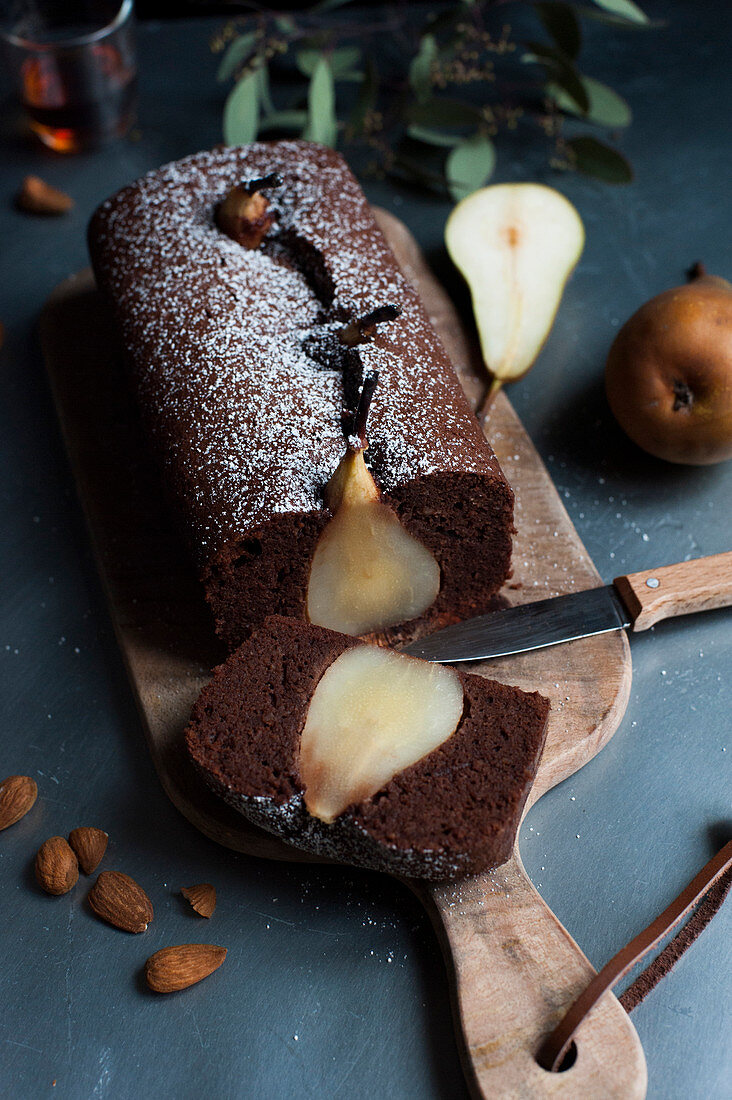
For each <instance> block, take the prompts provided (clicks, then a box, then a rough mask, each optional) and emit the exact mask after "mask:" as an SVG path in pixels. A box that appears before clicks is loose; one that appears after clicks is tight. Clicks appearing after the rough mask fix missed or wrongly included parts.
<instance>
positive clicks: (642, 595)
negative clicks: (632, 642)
mask: <svg viewBox="0 0 732 1100" xmlns="http://www.w3.org/2000/svg"><path fill="white" fill-rule="evenodd" d="M613 584H614V585H615V587H616V588H617V590H618V592H619V593H620V596H621V598H622V600H623V603H624V604H625V606H626V607H627V609H628V612H629V614H630V615H631V617H632V620H633V630H647V629H648V627H649V626H653V624H654V623H657V622H658V621H659V620H660V619H672V618H674V617H675V616H676V615H689V614H690V613H691V612H692V611H710V610H711V609H712V608H714V607H729V606H730V605H731V604H732V551H727V553H725V554H713V555H712V556H711V557H709V558H696V559H695V560H694V561H682V562H679V564H678V565H663V566H661V568H660V569H649V570H647V571H646V572H645V573H629V574H628V576H627V577H616V578H615V580H614V581H613Z"/></svg>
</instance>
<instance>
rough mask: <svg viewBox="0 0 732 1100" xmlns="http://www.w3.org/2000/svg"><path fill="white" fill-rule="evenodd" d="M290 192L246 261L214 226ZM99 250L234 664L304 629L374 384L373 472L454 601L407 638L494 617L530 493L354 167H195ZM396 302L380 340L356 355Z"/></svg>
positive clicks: (316, 153) (166, 184) (280, 148)
mask: <svg viewBox="0 0 732 1100" xmlns="http://www.w3.org/2000/svg"><path fill="white" fill-rule="evenodd" d="M273 172H276V173H278V180H280V181H281V182H278V184H277V186H276V187H274V188H273V189H271V190H270V191H268V193H267V202H268V208H267V211H266V216H267V222H268V225H267V230H266V235H265V236H264V237H263V238H262V239H261V241H260V243H259V244H258V246H256V247H249V246H246V247H245V246H244V245H243V244H240V243H239V242H238V239H234V238H236V237H237V236H238V232H234V231H233V230H231V226H229V230H231V231H232V232H234V237H232V236H231V235H230V234H229V232H228V231H223V230H222V229H221V227H220V225H219V224H218V222H217V217H219V213H217V212H220V211H222V210H223V209H224V206H225V203H226V200H227V197H228V196H230V195H231V194H232V188H237V186H240V185H241V184H242V181H257V180H258V181H259V182H261V181H262V180H266V179H268V178H271V177H272V173H273ZM244 191H245V195H244V197H245V198H246V197H247V194H248V192H247V191H246V188H244ZM247 211H248V207H247V209H246V210H245V211H244V213H243V214H242V212H241V211H240V210H239V209H238V207H237V209H236V210H235V211H234V214H235V215H236V216H237V217H238V216H239V215H240V214H242V216H243V217H245V220H246V218H249V215H250V213H251V212H250V211H249V213H248V212H247ZM255 213H256V212H255ZM250 220H251V219H250ZM254 220H255V221H256V220H257V219H256V218H255V219H254ZM227 224H228V223H227ZM249 244H251V242H249ZM89 245H90V251H91V256H92V262H93V265H94V270H95V274H96V276H97V279H98V281H99V283H100V286H101V287H102V288H103V289H104V290H105V291H106V292H107V294H108V295H109V297H110V300H111V302H112V305H113V308H114V312H115V316H116V319H117V322H118V325H119V329H120V332H121V334H122V338H123V341H124V345H125V348H126V350H127V352H128V358H129V361H130V364H131V376H132V381H133V388H134V390H135V392H136V395H137V398H138V401H139V404H140V408H141V411H142V416H143V421H144V423H145V425H146V427H147V430H148V433H149V435H150V438H151V440H152V444H153V448H154V450H155V452H156V453H157V455H158V457H159V459H160V462H161V465H162V469H163V473H164V476H165V480H166V483H167V486H168V489H169V491H170V493H171V495H172V498H173V500H174V502H175V504H176V505H177V509H178V513H179V515H180V518H181V523H182V527H183V530H184V532H185V534H186V536H187V539H188V542H189V544H190V546H191V549H192V552H193V554H194V556H195V558H196V560H197V562H198V564H199V566H200V568H201V571H202V578H203V582H204V585H205V590H206V594H207V598H208V600H209V602H210V604H211V606H212V609H213V612H214V616H215V620H216V627H217V631H218V632H219V634H220V635H221V636H222V638H223V639H224V641H225V642H226V643H227V644H228V645H229V646H231V647H233V646H235V645H237V644H239V643H240V642H241V641H243V640H244V639H245V638H246V637H247V635H248V634H249V632H250V631H251V629H252V628H253V627H254V626H256V625H257V624H258V623H261V622H262V621H263V619H264V617H265V616H266V615H267V614H270V613H272V612H275V613H279V614H283V615H288V616H294V617H298V618H305V617H306V614H307V588H308V583H309V576H310V568H311V563H312V561H313V557H314V554H315V549H316V546H317V544H318V540H319V538H320V536H321V534H322V532H323V530H324V528H325V527H326V526H327V524H328V522H329V521H330V519H331V518H332V513H331V511H330V509H329V508H328V505H327V501H326V499H325V493H326V487H327V485H328V482H329V480H330V478H331V477H332V475H333V473H334V471H335V470H336V468H337V466H338V462H339V461H340V459H341V458H342V455H343V448H344V443H345V437H344V429H343V413H344V409H345V410H348V411H350V412H351V413H352V412H353V410H354V405H355V399H356V397H357V394H358V390H359V387H360V385H361V383H362V380H363V378H364V377H365V376H366V375H368V374H369V373H373V372H378V375H379V383H378V389H377V393H376V396H375V398H374V401H373V404H372V408H371V412H370V414H369V423H368V442H369V448H368V458H367V462H368V467H369V469H370V471H371V472H372V474H373V477H374V480H375V482H376V484H377V485H378V487H379V490H380V492H381V493H382V497H383V501H384V504H385V505H386V506H388V507H390V508H392V509H393V510H394V512H395V514H396V516H397V518H398V521H399V523H400V524H401V526H402V527H403V528H404V530H405V531H406V532H407V533H408V534H409V535H410V536H411V537H412V538H413V539H415V540H417V541H418V542H419V543H420V544H421V545H422V546H424V548H425V550H426V552H427V553H428V554H429V555H431V556H432V557H433V558H434V560H435V561H436V562H437V565H438V566H439V570H440V588H439V592H438V595H437V598H436V599H435V600H434V601H433V602H432V603H430V605H429V606H428V607H427V608H425V609H424V610H423V611H420V612H419V613H418V614H415V615H414V616H413V617H412V618H410V619H409V620H407V621H406V622H401V623H396V624H393V623H392V624H390V625H389V627H388V629H389V630H390V631H392V632H393V633H394V636H399V637H416V636H418V634H419V633H420V632H423V631H425V630H427V629H434V628H435V627H437V626H439V625H442V624H443V623H444V622H447V621H451V620H452V621H454V620H455V619H456V618H460V617H463V616H465V615H467V614H473V613H477V612H479V611H481V610H485V608H486V607H487V604H488V602H489V600H490V598H491V596H492V595H493V594H494V593H495V592H496V591H497V589H498V588H499V587H500V585H501V584H502V583H503V581H504V580H505V579H506V577H507V575H508V573H509V568H510V556H511V533H512V510H513V495H512V493H511V490H510V488H509V486H508V484H507V482H506V480H505V478H504V476H503V474H502V472H501V470H500V468H499V466H498V463H497V462H496V459H495V455H494V454H493V452H492V451H491V449H490V447H489V446H488V444H487V443H486V441H485V439H484V438H483V435H482V432H481V431H480V428H479V426H478V424H477V422H476V420H475V417H474V416H473V415H472V412H471V410H470V408H469V406H468V404H467V401H466V400H465V397H464V395H463V393H462V391H461V389H460V385H459V383H458V381H457V378H456V376H455V374H454V372H453V370H452V367H451V365H450V362H449V360H448V358H447V356H446V354H445V351H444V349H443V347H442V345H441V344H440V341H439V339H438V337H437V335H436V334H435V332H434V330H433V328H432V326H431V324H430V321H429V317H428V315H427V313H426V310H425V309H424V307H423V305H422V303H421V302H420V299H419V297H418V295H417V293H416V291H415V289H414V288H413V287H412V286H411V285H410V283H409V282H408V280H407V279H406V278H405V276H404V274H403V273H402V272H401V270H400V269H399V266H398V264H397V262H396V259H395V257H394V255H393V254H392V252H391V250H390V248H389V247H388V245H387V243H386V241H385V240H384V237H383V235H382V233H381V231H380V230H379V228H378V226H377V224H376V222H375V220H374V217H373V213H372V211H371V208H370V207H369V205H368V203H367V201H366V198H365V196H364V194H363V192H362V191H361V189H360V187H359V185H358V183H357V181H356V180H355V179H354V177H353V175H352V174H351V172H350V171H349V169H348V167H347V165H346V163H345V161H344V160H343V158H342V157H340V156H339V155H338V154H337V153H335V152H334V151H333V150H331V149H326V148H324V147H323V146H319V145H314V144H311V143H308V142H302V141H282V142H272V143H267V142H262V143H256V144H253V145H250V146H245V147H242V148H221V149H216V150H212V151H211V152H204V153H198V154H196V155H195V156H192V157H187V158H185V159H184V160H181V161H177V162H175V163H173V164H169V165H166V166H164V167H163V168H160V169H158V170H157V171H155V172H152V173H150V174H148V175H147V176H145V177H143V178H142V179H140V180H138V181H136V182H135V183H133V184H131V185H130V186H129V187H126V188H125V189H124V190H122V191H120V192H118V193H117V194H116V195H114V196H113V197H112V198H110V199H108V200H107V201H106V202H105V203H103V204H102V205H101V207H100V208H99V209H98V211H97V212H96V214H95V215H94V218H93V219H92V223H91V225H90V230H89ZM385 304H387V305H388V306H389V308H390V313H389V318H390V319H389V321H388V323H387V324H383V325H380V326H378V331H375V332H374V333H369V339H368V340H367V341H366V342H364V343H357V344H356V345H355V346H350V345H349V344H348V343H347V342H346V343H345V344H344V343H343V342H342V341H340V340H339V339H338V332H339V331H341V330H342V329H343V328H344V326H345V327H346V328H348V326H349V325H350V324H352V323H354V321H355V320H356V319H358V318H363V317H365V316H366V317H368V316H369V315H374V311H376V312H377V313H378V310H379V308H380V307H381V308H382V309H383V308H384V306H385ZM409 613H410V614H411V612H409Z"/></svg>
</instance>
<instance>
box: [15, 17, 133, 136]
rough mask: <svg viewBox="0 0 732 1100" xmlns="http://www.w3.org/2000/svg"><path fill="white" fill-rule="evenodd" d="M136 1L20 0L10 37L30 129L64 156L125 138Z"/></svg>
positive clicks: (130, 122) (130, 102)
mask: <svg viewBox="0 0 732 1100" xmlns="http://www.w3.org/2000/svg"><path fill="white" fill-rule="evenodd" d="M132 2H133V0H122V3H120V2H119V0H55V2H54V0H20V2H18V0H15V2H10V3H6V4H5V5H4V6H3V7H2V21H1V22H0V34H2V38H3V39H4V42H5V47H6V51H7V53H8V54H9V58H10V62H11V65H12V67H13V71H14V72H15V75H16V77H17V81H18V88H19V91H20V97H21V101H22V104H23V107H24V109H25V113H26V115H27V117H28V121H29V122H30V126H31V129H32V130H33V131H34V132H35V133H36V134H37V135H38V137H39V138H40V139H41V141H42V142H43V143H44V144H45V145H48V146H49V147H50V148H51V149H55V150H56V151H57V152H60V153H76V152H79V151H80V150H83V149H91V148H94V147H95V146H98V145H102V144H104V143H105V142H107V141H111V140H113V139H114V138H120V137H124V135H125V134H126V133H127V132H128V131H129V129H130V127H131V126H132V125H133V123H134V121H135V117H136V108H137V68H136V64H135V50H134V38H133V24H132Z"/></svg>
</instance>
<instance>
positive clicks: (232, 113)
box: [224, 72, 259, 145]
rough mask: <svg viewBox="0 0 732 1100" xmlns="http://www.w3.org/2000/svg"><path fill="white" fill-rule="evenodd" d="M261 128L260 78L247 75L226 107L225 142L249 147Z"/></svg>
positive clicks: (230, 96) (231, 94)
mask: <svg viewBox="0 0 732 1100" xmlns="http://www.w3.org/2000/svg"><path fill="white" fill-rule="evenodd" d="M258 126H259V76H258V74H257V73H256V72H253V73H247V75H246V76H243V77H242V78H241V80H238V81H237V82H236V84H235V85H234V87H233V89H232V90H231V92H230V93H229V95H228V97H227V100H226V104H225V106H224V141H225V142H226V144H227V145H247V144H248V143H249V142H250V141H254V139H255V137H256V136H257V129H258Z"/></svg>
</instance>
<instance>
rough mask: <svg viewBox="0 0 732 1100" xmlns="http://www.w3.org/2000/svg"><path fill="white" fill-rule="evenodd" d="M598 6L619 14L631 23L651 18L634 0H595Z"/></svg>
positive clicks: (642, 21)
mask: <svg viewBox="0 0 732 1100" xmlns="http://www.w3.org/2000/svg"><path fill="white" fill-rule="evenodd" d="M594 2H595V4H597V6H598V8H602V9H603V10H604V11H609V12H611V13H612V14H613V15H619V16H621V17H622V18H623V19H627V20H628V21H629V22H631V23H640V24H644V23H648V22H649V19H648V16H647V15H646V14H645V12H642V11H641V9H640V8H639V7H638V5H637V4H634V3H633V0H594Z"/></svg>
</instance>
